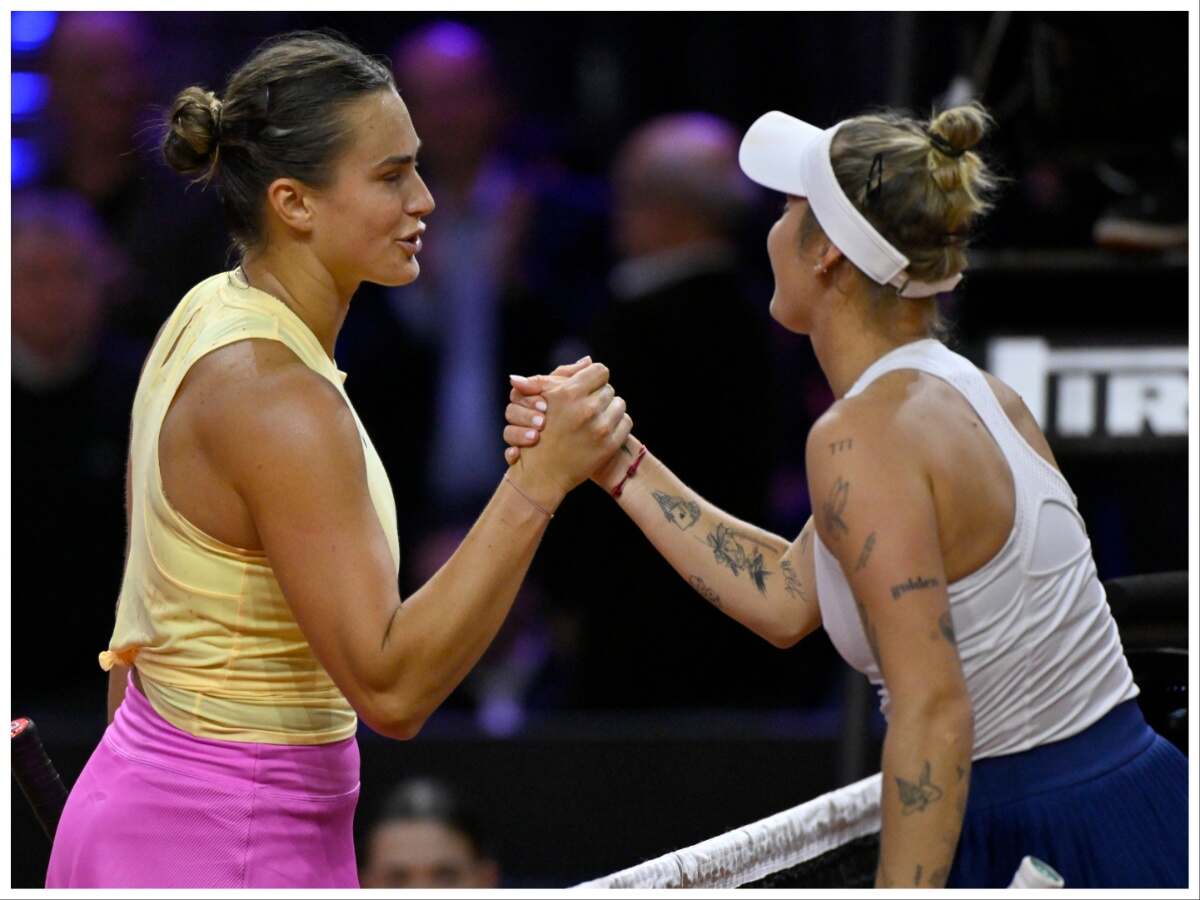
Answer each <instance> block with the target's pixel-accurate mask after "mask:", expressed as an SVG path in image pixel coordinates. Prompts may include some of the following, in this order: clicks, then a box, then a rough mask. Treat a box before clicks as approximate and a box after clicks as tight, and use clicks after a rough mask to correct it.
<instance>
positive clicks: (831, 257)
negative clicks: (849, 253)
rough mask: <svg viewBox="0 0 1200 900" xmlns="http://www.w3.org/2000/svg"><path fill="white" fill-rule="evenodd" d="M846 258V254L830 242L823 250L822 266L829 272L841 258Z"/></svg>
mask: <svg viewBox="0 0 1200 900" xmlns="http://www.w3.org/2000/svg"><path fill="white" fill-rule="evenodd" d="M845 258H846V257H845V254H843V253H842V251H841V250H839V249H838V248H837V247H835V246H834V245H833V244H828V245H827V246H826V247H825V249H824V250H823V251H822V252H821V268H822V269H823V270H825V271H826V272H828V271H830V270H832V269H833V267H834V266H836V265H837V264H838V261H839V260H842V259H845Z"/></svg>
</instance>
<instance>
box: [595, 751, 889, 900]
mask: <svg viewBox="0 0 1200 900" xmlns="http://www.w3.org/2000/svg"><path fill="white" fill-rule="evenodd" d="M879 784H880V776H879V774H878V773H876V774H875V775H872V776H871V777H869V778H864V779H863V780H862V781H857V782H855V783H854V784H851V785H847V786H846V787H844V788H839V789H837V790H835V791H830V792H829V793H827V794H822V795H821V796H820V797H817V798H815V799H813V800H809V801H808V802H807V803H801V804H800V805H799V806H793V807H792V808H791V809H786V810H784V811H783V812H780V813H776V814H775V815H773V816H768V817H767V818H765V819H759V820H758V821H757V822H752V823H750V824H749V825H744V826H742V827H741V828H735V829H733V830H732V831H727V832H725V833H724V834H721V835H718V836H717V837H714V838H709V839H708V840H707V841H701V842H700V843H699V844H693V845H692V846H691V847H684V848H682V849H680V850H675V851H673V852H671V853H666V854H663V855H662V856H660V857H658V858H656V859H651V860H648V861H647V862H644V863H641V864H640V865H636V866H631V867H630V868H628V869H622V870H621V871H620V872H614V873H613V874H611V875H605V876H604V877H603V878H597V879H595V880H593V881H586V882H584V883H583V884H579V885H576V887H580V888H734V887H739V886H740V885H743V884H747V883H749V882H751V881H757V880H759V879H760V878H765V877H766V876H768V875H771V874H773V873H775V872H779V871H781V870H783V869H788V868H791V867H792V866H795V865H799V864H800V863H803V862H807V861H808V860H810V859H814V858H815V857H817V856H820V855H821V854H822V853H826V852H828V851H830V850H833V849H835V848H837V847H840V846H842V845H843V844H846V843H849V842H850V841H852V840H855V839H856V838H860V837H865V836H866V835H868V834H872V833H874V832H877V831H879Z"/></svg>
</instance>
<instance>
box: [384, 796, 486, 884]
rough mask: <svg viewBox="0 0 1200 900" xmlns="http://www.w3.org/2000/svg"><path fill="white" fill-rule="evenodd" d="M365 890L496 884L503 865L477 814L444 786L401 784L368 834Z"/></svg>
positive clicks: (387, 801) (385, 804) (389, 798)
mask: <svg viewBox="0 0 1200 900" xmlns="http://www.w3.org/2000/svg"><path fill="white" fill-rule="evenodd" d="M366 844H367V846H366V852H365V853H364V854H363V863H362V867H361V873H360V881H361V883H362V886H363V887H365V888H495V887H498V886H499V884H500V867H499V866H498V865H497V863H496V861H495V860H494V859H493V858H492V857H491V855H490V850H489V847H488V844H487V841H486V839H485V837H484V834H483V830H482V829H481V827H480V825H479V822H478V821H477V820H476V818H475V816H474V813H473V812H472V811H471V810H470V809H468V808H467V807H466V805H465V804H464V803H463V802H462V800H461V799H460V798H459V797H458V796H457V794H455V792H454V791H453V790H452V789H451V788H450V787H449V786H448V785H446V784H444V783H442V782H440V781H436V780H434V779H431V778H418V779H411V780H409V781H405V782H403V783H401V784H400V785H398V786H397V787H396V788H395V789H394V790H393V791H392V794H391V795H390V796H389V797H388V799H387V800H386V802H385V803H384V807H383V811H382V813H381V814H380V816H379V818H378V819H377V820H376V821H375V823H374V825H373V826H372V827H371V830H370V832H369V833H368V835H367V838H366Z"/></svg>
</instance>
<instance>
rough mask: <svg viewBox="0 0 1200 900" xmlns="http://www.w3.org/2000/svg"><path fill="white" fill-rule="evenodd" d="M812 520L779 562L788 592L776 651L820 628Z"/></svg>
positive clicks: (810, 519)
mask: <svg viewBox="0 0 1200 900" xmlns="http://www.w3.org/2000/svg"><path fill="white" fill-rule="evenodd" d="M812 536H813V519H812V517H811V516H810V517H809V519H808V521H807V522H806V523H805V524H804V527H803V528H802V529H801V530H800V535H799V536H798V537H797V538H796V540H794V541H792V543H791V544H790V545H788V548H787V550H785V551H784V553H783V556H782V557H781V558H780V560H779V568H780V569H781V570H782V574H783V589H784V590H785V591H786V592H787V595H788V596H787V611H788V613H789V614H788V616H787V617H786V618H787V621H788V627H787V628H786V629H785V630H784V632H783V634H782V636H781V638H780V639H779V640H772V641H771V643H773V644H775V646H777V647H782V648H787V647H791V646H794V645H795V644H796V643H797V642H798V641H799V640H800V639H801V638H804V637H807V636H808V635H810V634H812V633H813V632H814V631H816V630H817V629H818V628H820V627H821V606H820V603H819V601H818V600H817V575H816V570H815V568H814V566H813V541H812Z"/></svg>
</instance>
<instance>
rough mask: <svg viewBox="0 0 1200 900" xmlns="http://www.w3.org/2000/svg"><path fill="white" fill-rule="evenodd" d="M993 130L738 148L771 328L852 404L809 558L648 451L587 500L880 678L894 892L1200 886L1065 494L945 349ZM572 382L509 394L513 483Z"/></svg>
mask: <svg viewBox="0 0 1200 900" xmlns="http://www.w3.org/2000/svg"><path fill="white" fill-rule="evenodd" d="M989 122H990V119H989V117H988V116H987V113H986V112H985V111H984V110H983V109H982V107H980V106H978V105H974V104H973V105H971V106H967V107H960V108H956V109H951V110H947V111H945V112H943V113H941V114H940V115H938V116H937V117H936V118H935V119H934V120H933V121H931V122H916V121H914V120H911V119H907V118H904V117H901V116H898V115H890V114H889V115H870V116H861V117H858V118H855V119H851V120H848V121H846V122H842V123H839V124H838V125H836V126H834V127H833V128H829V129H824V130H822V129H819V128H816V127H814V126H812V125H809V124H808V123H805V122H802V121H800V120H798V119H794V118H792V117H790V116H786V115H784V114H783V113H779V112H772V113H767V114H766V115H764V116H763V117H762V118H760V119H759V120H758V121H757V122H756V123H755V124H754V125H753V126H752V127H751V128H750V130H749V131H748V132H747V134H746V136H745V138H744V140H743V143H742V148H741V153H740V162H741V165H742V168H743V170H744V171H745V172H746V174H747V175H749V176H750V177H751V178H752V179H754V180H755V181H757V182H759V183H760V184H762V185H764V186H766V187H769V188H773V189H775V190H779V191H781V192H783V193H784V194H785V195H787V200H786V203H785V206H784V210H783V214H782V216H781V217H780V219H779V221H778V222H777V223H776V224H775V226H774V227H773V228H772V229H771V233H770V235H769V236H768V238H767V249H768V253H769V255H770V258H771V264H772V268H773V270H774V274H775V294H774V296H773V298H772V300H771V314H772V316H773V317H774V318H775V319H776V320H777V321H778V322H780V323H781V324H782V325H783V326H784V327H786V328H788V329H789V330H791V331H794V332H796V333H798V334H807V335H808V336H809V337H810V339H811V340H812V343H813V349H814V351H815V353H816V356H817V359H818V361H819V362H820V364H821V368H822V370H823V371H824V373H825V375H826V377H827V379H828V381H829V384H830V387H831V388H832V389H833V393H834V396H835V397H836V398H837V400H836V402H835V403H834V404H833V406H832V407H831V408H830V409H829V411H828V412H827V413H826V414H825V415H824V416H822V418H821V419H820V420H819V421H818V422H817V423H816V425H814V426H813V428H812V430H811V432H810V434H809V438H808V443H807V452H806V464H807V473H808V483H809V492H810V496H811V497H812V500H813V508H814V510H815V513H814V516H813V518H811V519H810V520H809V522H808V524H807V525H806V526H805V527H804V529H803V531H802V532H801V534H800V536H799V537H798V538H797V539H796V540H795V541H794V542H790V543H789V542H788V541H787V540H785V539H784V538H781V537H778V536H776V535H773V534H770V533H768V532H766V531H763V530H762V529H760V528H757V527H755V526H753V525H750V524H749V523H746V522H742V521H739V520H737V519H735V518H734V517H732V516H730V515H728V514H726V513H725V512H723V511H722V510H720V509H718V508H716V507H714V506H712V505H711V504H709V503H707V502H706V501H705V500H704V499H703V498H702V497H699V496H698V495H696V494H695V493H694V492H693V491H691V490H690V489H689V488H688V487H687V486H686V485H684V484H683V483H682V482H680V481H679V479H678V478H676V477H675V476H674V475H673V474H672V473H671V472H670V470H669V469H668V468H667V467H666V466H665V465H664V464H663V463H662V462H661V461H659V460H658V459H656V458H655V457H654V456H653V455H650V454H648V453H647V452H646V448H645V447H644V445H642V444H640V442H638V441H637V440H636V438H633V437H632V436H631V437H630V439H629V440H628V441H627V442H626V445H625V448H624V449H625V453H624V454H618V455H617V458H616V459H615V460H614V461H613V462H612V463H610V464H609V465H608V466H606V467H604V468H603V469H601V470H600V471H598V472H597V473H595V474H594V475H593V480H594V481H596V482H597V483H598V484H600V485H601V486H602V487H605V488H606V489H608V490H609V491H610V493H612V494H613V495H614V497H616V498H617V499H618V502H619V503H620V505H621V506H622V508H624V509H625V511H626V512H627V513H628V514H629V516H630V517H631V518H632V519H633V520H634V521H635V522H636V523H637V524H638V526H639V527H640V528H641V529H642V530H643V532H645V534H646V536H647V537H648V538H649V539H650V541H651V542H652V543H653V544H654V545H655V546H656V547H657V548H658V549H659V550H660V552H661V553H662V555H663V556H664V557H665V558H666V559H667V561H668V562H670V563H671V565H673V566H674V567H675V568H676V570H677V571H678V572H679V573H680V575H682V576H683V577H684V578H685V579H687V580H688V582H689V583H690V584H692V585H693V586H694V587H695V588H696V590H697V592H698V593H699V594H700V595H701V596H703V597H704V598H705V599H706V600H708V601H709V602H710V603H712V604H714V605H715V606H717V607H719V608H720V609H721V610H722V611H723V612H725V613H726V614H728V615H729V616H731V617H732V618H734V619H736V620H737V621H739V622H741V623H742V624H743V625H745V626H747V627H748V628H750V629H752V630H753V631H755V632H756V633H758V634H760V635H761V636H763V637H764V638H766V639H767V640H768V641H770V642H771V643H772V644H774V645H776V646H778V647H790V646H792V645H793V644H795V643H796V642H797V641H799V640H800V638H802V637H804V636H805V635H807V634H809V633H811V632H812V631H814V630H816V629H817V628H818V627H822V626H823V627H824V628H825V630H826V631H827V632H828V634H829V635H830V638H831V639H832V641H833V643H834V645H835V646H836V647H837V648H838V651H839V652H840V653H841V654H842V656H843V657H844V658H845V659H846V661H847V662H848V663H850V664H851V665H852V666H854V667H855V668H856V669H858V670H860V671H862V672H863V673H865V674H866V675H867V676H868V677H869V678H870V679H871V680H872V682H873V683H875V684H876V685H877V687H878V688H879V692H880V695H881V700H882V707H883V711H884V714H885V716H886V717H887V721H888V728H887V737H886V739H885V742H884V750H883V759H882V770H883V782H882V785H883V788H882V791H883V793H882V798H881V802H882V829H881V835H880V860H879V867H878V870H877V873H876V885H877V886H880V887H884V886H896V887H940V886H945V885H949V886H954V887H1004V886H1007V884H1008V883H1009V881H1010V880H1011V878H1012V875H1013V873H1014V872H1015V871H1016V869H1017V866H1018V865H1019V863H1020V861H1021V859H1022V857H1023V856H1024V855H1026V854H1030V855H1034V856H1037V857H1039V858H1041V859H1043V860H1045V861H1047V862H1049V863H1050V864H1051V865H1052V866H1053V867H1055V868H1056V869H1058V871H1059V872H1061V873H1062V874H1063V876H1064V878H1065V880H1066V883H1067V885H1068V886H1070V887H1119V886H1139V887H1166V886H1174V885H1183V884H1186V883H1187V856H1188V854H1187V846H1188V845H1187V838H1186V834H1187V764H1186V760H1185V759H1184V757H1183V756H1182V754H1180V753H1179V752H1178V751H1177V750H1175V748H1174V747H1173V746H1171V745H1170V744H1168V743H1167V742H1166V741H1164V740H1163V739H1162V738H1160V737H1158V736H1157V735H1155V734H1154V733H1153V732H1152V731H1151V730H1150V729H1149V728H1148V727H1147V726H1146V724H1145V721H1144V720H1143V719H1142V717H1141V713H1140V711H1139V710H1138V707H1137V705H1136V702H1135V701H1134V700H1133V698H1134V697H1136V695H1137V687H1136V685H1134V683H1133V679H1132V677H1131V675H1130V671H1129V667H1128V665H1127V664H1126V662H1125V658H1124V655H1123V652H1122V649H1121V644H1120V640H1119V637H1118V635H1117V631H1116V627H1115V624H1114V623H1113V620H1112V617H1111V615H1110V613H1109V609H1108V605H1107V603H1106V602H1105V598H1104V592H1103V588H1102V587H1101V586H1100V583H1099V581H1098V579H1097V577H1096V569H1095V565H1094V562H1093V560H1092V554H1091V546H1090V543H1089V542H1088V539H1087V533H1086V530H1085V528H1084V525H1083V522H1082V520H1081V519H1080V517H1079V514H1078V512H1077V510H1076V506H1075V497H1074V494H1073V493H1072V492H1071V490H1070V488H1069V487H1068V486H1067V484H1066V482H1065V480H1064V479H1063V477H1062V475H1061V474H1060V473H1059V471H1058V469H1057V465H1056V463H1055V461H1054V457H1053V454H1052V453H1051V451H1050V448H1049V446H1048V444H1047V443H1046V440H1045V438H1044V437H1043V436H1042V434H1041V432H1040V431H1039V429H1038V427H1037V424H1036V423H1035V421H1034V420H1033V418H1032V416H1031V415H1030V414H1029V412H1028V410H1026V408H1025V406H1024V404H1023V403H1022V402H1021V399H1020V398H1019V397H1018V396H1017V395H1016V393H1015V392H1013V391H1012V390H1011V389H1010V388H1008V387H1007V386H1005V385H1004V384H1002V383H1001V382H999V381H998V380H996V379H994V378H992V377H991V376H989V375H986V374H985V373H983V372H981V371H979V370H978V369H976V368H975V367H974V366H973V365H972V364H971V363H969V362H968V361H967V360H965V359H963V358H962V357H961V356H958V355H957V354H955V353H952V352H951V351H949V350H948V349H946V347H944V346H943V345H942V344H941V343H940V342H939V341H938V340H936V339H934V335H936V334H937V333H938V331H939V330H940V323H939V320H938V313H937V307H936V305H935V300H934V297H935V295H936V294H938V293H941V292H944V291H947V290H950V289H952V288H953V287H954V286H955V285H956V284H957V283H958V281H959V279H960V278H961V277H962V272H963V270H964V269H965V268H966V263H967V259H966V255H965V245H966V242H967V234H968V231H969V229H970V227H971V225H972V222H973V221H974V220H975V219H976V218H977V217H978V216H979V215H981V214H982V213H984V212H985V211H986V209H987V206H988V204H987V195H988V193H989V191H990V190H991V188H992V187H993V184H994V180H993V178H992V176H991V175H990V174H989V172H988V170H987V168H986V166H985V165H984V163H983V160H982V159H981V158H980V157H979V155H978V154H976V153H974V152H972V150H971V148H972V147H974V146H975V145H976V144H977V143H978V141H979V140H980V138H981V137H982V136H983V133H984V131H985V129H986V127H987V125H988V123H989ZM615 375H616V376H617V378H619V377H620V373H619V372H618V373H615ZM555 380H556V379H555V375H551V376H540V377H537V378H534V379H529V380H519V381H515V382H514V391H513V395H512V400H513V403H512V404H511V405H510V406H509V409H508V421H509V423H510V425H509V428H508V429H507V430H506V432H505V438H506V440H507V441H508V442H509V443H510V444H511V445H513V446H512V447H510V449H509V450H508V457H509V460H510V462H511V461H514V460H515V459H516V458H517V457H518V455H519V453H520V449H519V448H520V447H521V446H529V445H531V444H532V443H535V442H536V433H537V429H538V427H539V426H538V425H537V424H535V423H534V419H533V416H534V406H535V403H536V401H537V399H538V395H539V394H540V392H541V391H542V390H544V389H546V388H547V387H548V386H550V385H551V384H553V383H555ZM548 415H549V416H552V415H553V410H552V409H551V410H550V411H549V413H548ZM530 433H532V434H534V437H533V438H532V439H531V438H529V437H528V435H529V434H530ZM713 464H714V465H719V464H720V460H719V458H717V459H714V461H713ZM736 476H737V473H730V477H736Z"/></svg>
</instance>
